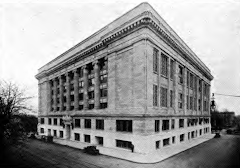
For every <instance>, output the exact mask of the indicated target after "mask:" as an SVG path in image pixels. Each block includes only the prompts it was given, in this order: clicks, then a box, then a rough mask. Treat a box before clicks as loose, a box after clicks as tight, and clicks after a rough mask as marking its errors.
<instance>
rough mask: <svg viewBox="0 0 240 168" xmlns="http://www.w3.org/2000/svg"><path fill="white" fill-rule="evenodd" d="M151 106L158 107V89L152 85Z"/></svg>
mask: <svg viewBox="0 0 240 168" xmlns="http://www.w3.org/2000/svg"><path fill="white" fill-rule="evenodd" d="M153 106H158V87H157V85H153Z"/></svg>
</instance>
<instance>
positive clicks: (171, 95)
mask: <svg viewBox="0 0 240 168" xmlns="http://www.w3.org/2000/svg"><path fill="white" fill-rule="evenodd" d="M170 107H173V91H172V90H170Z"/></svg>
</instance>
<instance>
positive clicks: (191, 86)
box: [190, 73, 193, 89]
mask: <svg viewBox="0 0 240 168" xmlns="http://www.w3.org/2000/svg"><path fill="white" fill-rule="evenodd" d="M190 89H193V74H192V73H190Z"/></svg>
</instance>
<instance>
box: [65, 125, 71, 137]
mask: <svg viewBox="0 0 240 168" xmlns="http://www.w3.org/2000/svg"><path fill="white" fill-rule="evenodd" d="M70 138H71V127H70V124H67V125H66V139H70Z"/></svg>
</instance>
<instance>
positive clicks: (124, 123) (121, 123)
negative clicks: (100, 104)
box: [116, 120, 132, 132]
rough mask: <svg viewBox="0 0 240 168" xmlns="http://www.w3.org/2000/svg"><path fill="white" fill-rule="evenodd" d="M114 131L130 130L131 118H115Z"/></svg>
mask: <svg viewBox="0 0 240 168" xmlns="http://www.w3.org/2000/svg"><path fill="white" fill-rule="evenodd" d="M116 125H117V127H116V131H122V132H132V120H116Z"/></svg>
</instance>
